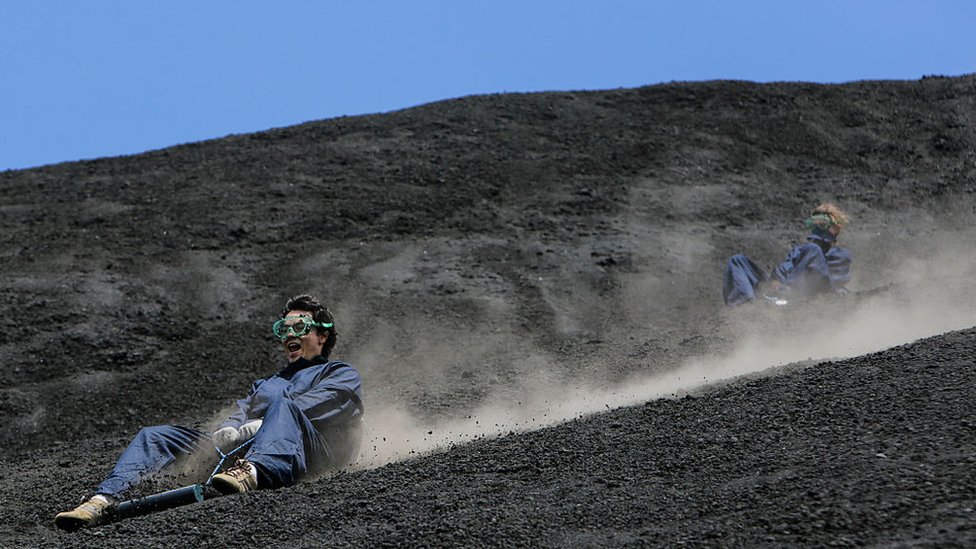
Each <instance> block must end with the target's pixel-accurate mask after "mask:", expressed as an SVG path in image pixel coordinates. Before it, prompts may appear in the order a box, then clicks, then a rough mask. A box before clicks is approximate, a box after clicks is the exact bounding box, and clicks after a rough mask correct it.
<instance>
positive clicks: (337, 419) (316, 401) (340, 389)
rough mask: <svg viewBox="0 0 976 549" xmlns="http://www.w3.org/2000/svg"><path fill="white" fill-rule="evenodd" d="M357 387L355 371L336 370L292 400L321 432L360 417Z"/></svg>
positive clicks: (358, 384) (361, 407)
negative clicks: (331, 426)
mask: <svg viewBox="0 0 976 549" xmlns="http://www.w3.org/2000/svg"><path fill="white" fill-rule="evenodd" d="M361 387H362V380H361V379H360V377H359V373H358V372H356V370H354V369H353V368H340V369H339V370H337V371H335V372H333V373H332V374H331V375H329V376H327V377H325V378H323V379H321V380H319V382H318V383H316V384H315V385H313V386H312V387H311V388H309V390H308V391H305V392H304V393H302V394H300V395H296V396H293V397H292V400H293V401H294V402H295V404H297V405H298V407H299V408H300V409H301V410H302V412H304V413H305V416H306V417H308V419H309V420H310V421H311V422H312V424H313V425H315V428H316V429H320V430H321V429H323V428H325V427H329V426H330V425H335V424H339V423H343V422H345V421H347V420H349V419H352V418H354V417H356V416H361V415H362V414H363V406H362V398H361V397H360V391H361Z"/></svg>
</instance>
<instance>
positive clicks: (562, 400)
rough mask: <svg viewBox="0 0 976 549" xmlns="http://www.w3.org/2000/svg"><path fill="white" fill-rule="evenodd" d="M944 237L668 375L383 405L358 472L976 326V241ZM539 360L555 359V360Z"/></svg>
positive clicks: (739, 333)
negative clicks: (423, 404)
mask: <svg viewBox="0 0 976 549" xmlns="http://www.w3.org/2000/svg"><path fill="white" fill-rule="evenodd" d="M940 241H941V245H940V246H939V247H938V248H936V249H933V247H932V246H926V247H925V249H926V250H927V253H924V254H923V253H915V251H916V250H912V251H909V248H908V247H905V248H900V249H901V251H899V252H898V253H899V254H900V259H899V261H898V262H897V263H898V266H897V268H896V269H891V270H888V271H886V272H885V275H884V276H875V277H873V278H872V283H875V284H879V285H878V286H875V287H873V288H870V289H868V290H861V291H855V292H852V294H851V295H850V296H848V297H847V298H845V299H842V300H841V299H833V298H832V296H830V297H827V298H823V301H819V302H818V301H817V300H814V301H808V302H806V303H797V304H790V305H788V306H787V309H780V308H777V307H776V306H773V305H767V304H766V303H754V304H751V305H747V306H745V307H748V308H749V309H747V310H746V311H743V313H744V314H743V315H742V316H741V317H738V316H736V315H735V314H730V315H729V324H730V325H729V327H728V328H729V330H730V331H731V333H732V334H734V338H733V339H734V341H735V342H736V343H735V344H734V345H732V346H731V348H730V349H729V350H728V351H727V352H722V353H720V354H714V355H711V356H699V357H695V358H692V359H690V360H687V361H685V362H684V363H683V364H682V365H680V366H679V367H677V368H675V369H672V370H670V371H667V372H665V373H660V374H655V375H652V376H645V377H640V376H639V377H635V378H631V379H629V380H628V381H626V382H623V383H620V384H618V385H616V386H614V387H611V388H593V387H585V386H580V385H578V384H574V383H572V382H565V381H564V382H562V383H552V382H551V380H541V381H540V380H538V379H537V382H536V383H529V384H526V385H525V387H524V389H522V390H521V391H520V392H518V393H517V394H514V395H513V394H511V393H509V394H506V395H504V396H496V397H494V398H492V397H489V398H486V399H485V400H484V403H483V404H482V405H481V406H480V407H479V408H478V409H476V410H474V411H472V412H470V413H467V414H466V415H465V416H464V417H456V418H449V419H441V420H437V421H430V420H428V421H422V420H420V419H417V418H416V417H414V416H413V415H411V413H410V412H409V411H408V410H407V409H406V408H405V407H403V406H398V405H389V403H384V402H377V403H375V404H374V406H373V407H372V408H371V409H370V414H369V417H368V431H367V436H366V440H365V442H364V447H363V451H362V454H361V458H360V461H359V462H358V463H357V464H355V466H354V467H353V468H354V469H360V468H372V467H378V466H381V465H384V464H387V463H391V462H396V461H401V460H404V459H408V458H411V457H415V456H417V455H421V454H425V453H430V452H434V451H441V450H445V449H448V448H450V447H451V446H453V445H457V444H463V443H468V442H472V441H475V440H479V439H484V438H491V437H496V436H501V435H505V434H508V433H515V432H524V431H529V430H534V429H538V428H542V427H546V426H551V425H555V424H559V423H563V422H566V421H569V420H572V419H575V418H579V417H584V416H587V415H590V414H594V413H599V412H601V411H605V410H608V409H612V408H618V407H622V406H630V405H636V404H640V403H643V402H647V401H649V400H654V399H658V398H670V397H674V396H678V395H682V394H686V393H688V392H691V391H696V390H700V389H702V388H704V387H707V386H708V385H711V384H716V383H718V382H721V381H723V380H729V379H731V378H735V377H737V376H742V375H747V374H755V373H757V372H763V371H766V370H770V369H774V368H776V367H778V366H783V365H787V364H794V363H802V362H804V361H822V360H833V359H842V358H849V357H854V356H859V355H863V354H868V353H872V352H877V351H880V350H883V349H886V348H890V347H892V346H897V345H901V344H905V343H909V342H912V341H914V340H917V339H921V338H925V337H930V336H934V335H937V334H940V333H944V332H947V331H952V330H957V329H963V328H968V327H970V326H973V325H976V288H974V287H973V285H972V284H971V281H972V280H973V279H974V278H973V277H974V276H976V261H974V259H976V258H974V257H973V255H972V253H971V252H970V251H969V247H968V246H967V245H966V244H965V243H966V242H968V241H969V239H968V238H962V237H960V238H948V237H946V238H942V239H940ZM889 259H890V257H889ZM888 266H890V264H889V265H888ZM860 267H861V269H864V270H869V269H870V266H868V265H862V266H860ZM535 358H536V359H537V360H538V361H542V362H543V363H544V362H545V357H535ZM540 379H541V378H540Z"/></svg>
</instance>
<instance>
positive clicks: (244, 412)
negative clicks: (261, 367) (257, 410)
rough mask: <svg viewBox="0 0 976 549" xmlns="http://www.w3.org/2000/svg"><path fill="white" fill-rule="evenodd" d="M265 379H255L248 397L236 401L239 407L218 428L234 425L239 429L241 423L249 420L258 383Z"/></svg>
mask: <svg viewBox="0 0 976 549" xmlns="http://www.w3.org/2000/svg"><path fill="white" fill-rule="evenodd" d="M262 381H264V380H263V379H261V380H258V381H255V382H254V384H253V385H252V386H251V392H250V393H248V394H247V396H246V397H244V398H242V399H240V400H238V401H237V402H236V406H237V409H236V410H235V411H234V412H233V413H231V415H230V416H228V417H227V419H225V420H224V421H223V422H221V424H220V425H218V426H217V430H220V429H223V428H224V427H233V428H234V429H239V428H240V426H241V425H243V424H244V422H246V421H247V420H248V417H249V416H248V414H249V413H250V411H251V408H252V402H251V401H252V399H253V398H254V393H255V392H257V389H258V385H260V384H261V382H262Z"/></svg>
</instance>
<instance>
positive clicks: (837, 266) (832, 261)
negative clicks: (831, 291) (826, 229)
mask: <svg viewBox="0 0 976 549" xmlns="http://www.w3.org/2000/svg"><path fill="white" fill-rule="evenodd" d="M824 255H826V256H827V267H829V268H830V281H831V282H832V283H833V285H834V287H835V288H839V287H843V286H845V285H846V284H847V283H848V282H850V281H851V263H852V262H853V259H854V258H853V256H852V255H851V252H850V251H848V250H847V249H846V248H838V247H837V246H834V247H833V248H831V249H830V250H828V251H827V253H826V254H824Z"/></svg>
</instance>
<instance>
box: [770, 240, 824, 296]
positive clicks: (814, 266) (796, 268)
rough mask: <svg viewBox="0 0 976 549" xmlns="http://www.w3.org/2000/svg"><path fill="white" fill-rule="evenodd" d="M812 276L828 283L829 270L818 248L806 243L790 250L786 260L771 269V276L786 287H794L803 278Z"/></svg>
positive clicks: (821, 251)
mask: <svg viewBox="0 0 976 549" xmlns="http://www.w3.org/2000/svg"><path fill="white" fill-rule="evenodd" d="M811 274H812V275H813V276H815V277H818V278H820V279H822V280H823V281H824V282H826V283H828V284H829V283H830V281H831V277H830V270H829V269H828V267H827V262H826V261H825V260H824V253H823V250H821V249H820V246H818V245H816V244H814V243H812V242H807V243H805V244H800V245H798V246H796V247H794V248H793V249H792V250H790V253H789V255H787V256H786V259H785V260H784V261H783V262H782V263H780V264H779V265H778V266H777V267H776V268H775V269H773V276H774V277H776V278H777V279H778V280H779V281H780V282H782V283H783V284H785V285H787V286H791V287H792V286H794V285H796V283H797V282H799V279H800V278H801V277H803V276H808V275H811Z"/></svg>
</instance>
